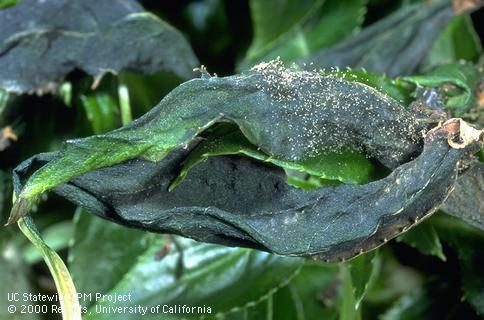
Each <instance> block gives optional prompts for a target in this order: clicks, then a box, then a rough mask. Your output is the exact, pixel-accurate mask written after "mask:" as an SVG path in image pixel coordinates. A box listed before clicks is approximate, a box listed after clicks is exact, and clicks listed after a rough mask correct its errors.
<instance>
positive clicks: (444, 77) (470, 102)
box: [401, 62, 483, 116]
mask: <svg viewBox="0 0 484 320" xmlns="http://www.w3.org/2000/svg"><path fill="white" fill-rule="evenodd" d="M482 78H483V73H482V71H479V70H478V69H477V68H476V67H475V66H474V65H472V64H470V63H466V62H459V63H451V64H447V65H443V66H439V67H437V68H434V69H432V70H431V71H429V72H427V73H426V74H424V75H416V76H409V77H403V78H401V81H407V82H409V83H412V84H414V85H415V86H417V87H430V88H440V89H441V90H443V92H444V94H445V95H446V96H447V101H446V107H447V108H448V109H449V111H451V112H452V113H453V114H454V115H456V116H461V115H462V114H464V113H465V112H467V111H469V110H470V109H471V108H473V107H475V106H476V105H477V87H478V85H479V83H480V82H481V81H482Z"/></svg>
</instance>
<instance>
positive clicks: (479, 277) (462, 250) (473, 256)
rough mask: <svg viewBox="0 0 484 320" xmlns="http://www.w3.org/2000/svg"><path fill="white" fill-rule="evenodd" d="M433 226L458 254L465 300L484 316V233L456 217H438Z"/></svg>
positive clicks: (435, 218)
mask: <svg viewBox="0 0 484 320" xmlns="http://www.w3.org/2000/svg"><path fill="white" fill-rule="evenodd" d="M432 224H433V225H434V227H435V228H436V230H437V233H438V234H439V237H440V238H441V239H443V241H445V242H446V243H447V244H449V245H450V246H451V247H452V248H453V249H454V250H456V251H457V253H458V258H459V264H460V269H461V280H462V291H463V298H464V299H465V300H467V301H468V302H469V303H470V304H471V306H472V307H473V308H474V309H475V311H476V312H477V314H479V315H481V316H482V315H484V275H483V274H482V264H483V257H482V254H480V250H479V248H482V247H483V246H484V235H483V233H482V232H481V231H480V230H478V229H476V228H473V227H471V226H469V225H467V224H465V223H463V222H461V221H459V220H457V219H456V218H454V217H450V216H445V215H443V214H439V215H436V216H435V217H434V218H433V219H432Z"/></svg>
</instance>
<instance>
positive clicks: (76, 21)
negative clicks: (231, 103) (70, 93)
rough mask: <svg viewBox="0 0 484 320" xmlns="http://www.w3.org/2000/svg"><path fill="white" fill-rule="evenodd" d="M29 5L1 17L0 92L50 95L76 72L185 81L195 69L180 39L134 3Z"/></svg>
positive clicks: (71, 0) (65, 0)
mask: <svg viewBox="0 0 484 320" xmlns="http://www.w3.org/2000/svg"><path fill="white" fill-rule="evenodd" d="M34 2H35V1H33V0H24V1H22V2H20V3H19V4H18V5H16V6H13V7H10V8H7V9H4V10H1V11H0V23H1V24H0V88H3V89H5V90H7V91H9V92H15V93H24V92H34V91H36V92H38V93H43V92H46V91H53V89H54V88H55V84H56V83H57V82H58V81H59V80H60V79H61V78H62V77H64V76H65V75H67V74H68V73H69V72H71V71H72V70H74V69H75V68H78V69H81V70H83V71H85V72H86V73H88V74H90V75H92V76H94V77H96V78H99V77H101V76H102V75H103V74H105V73H107V72H110V73H118V72H119V71H121V70H124V69H128V70H132V71H137V72H142V73H155V72H159V71H168V72H172V73H174V74H176V75H177V76H179V77H181V78H184V79H189V78H191V77H192V68H193V67H195V66H197V65H198V61H197V59H196V57H195V56H194V54H193V52H192V50H191V48H190V46H189V44H188V43H187V41H186V40H185V39H184V38H183V36H182V35H181V33H180V32H179V31H177V30H176V29H174V28H173V27H171V26H169V25H168V24H167V23H165V22H164V21H161V20H160V19H159V18H157V17H156V16H155V15H153V14H151V13H149V12H146V11H144V10H143V8H142V7H141V5H139V4H138V2H136V1H134V0H122V1H116V2H115V3H113V2H112V1H108V0H101V1H98V0H96V1H94V0H88V1H86V0H62V1H47V2H45V3H43V4H42V5H41V6H37V5H34ZM59 12H62V14H59Z"/></svg>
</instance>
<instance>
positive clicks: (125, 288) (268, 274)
mask: <svg viewBox="0 0 484 320" xmlns="http://www.w3.org/2000/svg"><path fill="white" fill-rule="evenodd" d="M92 241H93V245H96V244H97V240H96V239H93V240H92ZM179 241H180V245H181V250H182V253H181V254H183V262H184V265H183V269H182V272H181V275H180V276H177V271H176V269H177V264H178V261H179V255H180V252H179V251H178V250H174V249H172V250H171V251H169V252H167V254H166V255H164V256H163V257H162V258H160V257H159V252H160V250H162V249H163V248H164V246H165V245H166V240H165V239H163V238H158V239H157V240H155V241H154V242H152V243H151V244H150V246H149V248H148V249H147V250H145V251H142V252H139V255H138V257H137V258H136V259H135V260H134V261H133V264H132V266H131V267H130V268H129V270H128V271H127V272H126V273H125V274H124V275H123V276H122V277H121V278H120V279H119V281H118V282H117V283H116V284H115V286H114V287H113V288H112V289H110V290H108V291H103V292H104V293H106V294H121V295H124V294H130V293H131V300H130V301H128V302H125V303H124V304H123V306H126V307H129V306H136V305H141V306H153V305H158V304H161V305H169V306H174V305H188V306H206V307H207V308H210V314H211V315H214V314H218V313H221V314H226V315H227V317H229V316H230V312H231V311H232V310H233V311H235V310H236V309H237V308H244V307H245V306H247V305H251V304H254V303H257V302H259V301H260V300H261V299H265V297H266V296H267V295H271V294H272V293H273V292H275V291H276V290H278V289H279V287H281V286H284V285H286V284H287V283H288V282H289V281H290V280H291V279H292V277H293V276H294V275H295V273H296V272H297V271H298V270H299V268H300V266H301V263H302V260H300V259H296V258H282V257H277V256H273V255H269V254H267V253H262V252H258V251H255V250H248V249H235V248H227V247H220V246H216V245H206V244H201V243H196V242H194V241H190V240H184V239H179ZM116 243H117V244H118V247H119V248H118V249H117V250H116V251H117V252H118V254H122V253H123V247H124V243H119V242H113V247H114V244H116ZM157 257H158V258H157ZM78 258H79V257H78ZM100 259H103V256H100ZM98 260H99V259H98ZM125 261H126V260H125ZM101 262H102V261H96V265H97V264H99V263H101ZM104 262H105V263H107V264H108V265H111V263H112V260H109V258H108V259H106V260H105V261H104ZM93 267H95V266H93ZM90 272H91V273H92V272H99V271H98V270H92V269H91V271H90ZM104 274H105V272H103V271H101V273H100V275H99V276H101V275H104ZM109 306H116V305H115V304H111V303H109V302H107V301H104V302H102V301H98V302H97V303H96V304H95V305H94V306H92V307H91V308H90V310H89V312H88V314H87V315H86V317H85V319H111V318H112V315H110V314H106V313H102V314H101V313H99V312H97V311H96V310H100V309H99V308H101V307H109ZM207 308H206V309H205V314H206V315H207V316H210V314H208V312H207V310H208V309H207ZM160 314H161V312H160ZM160 314H147V315H146V316H144V318H146V319H159V317H160ZM124 316H125V318H123V319H127V320H129V319H139V316H140V315H139V314H131V315H129V314H126V315H124ZM184 316H185V317H186V318H189V319H198V318H199V317H200V314H197V313H195V314H185V315H184ZM178 317H179V316H178V315H170V314H163V318H164V319H165V318H166V319H177V318H178Z"/></svg>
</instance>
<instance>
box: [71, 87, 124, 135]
mask: <svg viewBox="0 0 484 320" xmlns="http://www.w3.org/2000/svg"><path fill="white" fill-rule="evenodd" d="M80 101H81V104H82V106H83V108H84V110H85V111H86V115H87V119H88V121H89V123H90V124H91V126H92V130H93V132H94V133H97V134H99V133H104V132H108V131H110V130H113V129H115V128H116V127H118V122H119V108H118V104H117V101H116V100H115V98H114V97H113V96H112V95H111V94H109V93H107V92H95V93H91V94H88V95H81V96H80Z"/></svg>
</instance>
